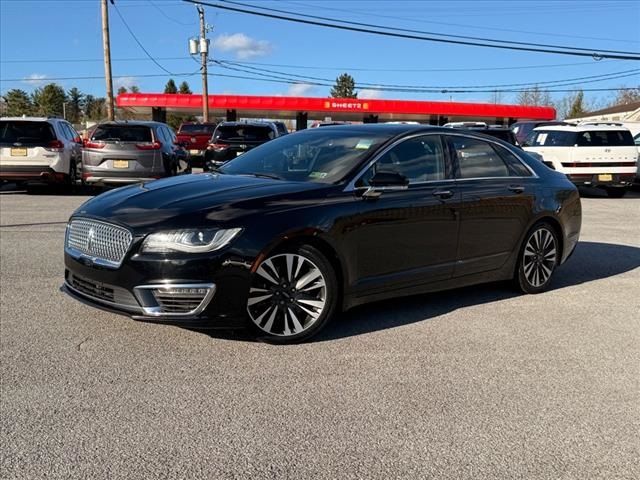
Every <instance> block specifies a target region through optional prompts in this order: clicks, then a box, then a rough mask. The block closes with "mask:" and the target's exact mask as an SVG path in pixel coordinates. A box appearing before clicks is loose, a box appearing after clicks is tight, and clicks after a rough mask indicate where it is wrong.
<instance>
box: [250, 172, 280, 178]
mask: <svg viewBox="0 0 640 480" xmlns="http://www.w3.org/2000/svg"><path fill="white" fill-rule="evenodd" d="M243 175H252V176H254V177H260V178H271V179H273V180H282V179H283V178H282V177H279V176H278V175H273V174H270V173H254V172H251V173H244V174H243Z"/></svg>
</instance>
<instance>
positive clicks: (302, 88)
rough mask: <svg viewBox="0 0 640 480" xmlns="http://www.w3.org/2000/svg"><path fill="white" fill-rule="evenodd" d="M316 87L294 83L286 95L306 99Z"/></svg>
mask: <svg viewBox="0 0 640 480" xmlns="http://www.w3.org/2000/svg"><path fill="white" fill-rule="evenodd" d="M315 89H316V87H315V86H314V85H309V84H308V83H294V84H293V85H291V86H290V87H289V89H288V90H287V93H286V95H287V96H289V97H306V96H309V95H310V94H311V93H312V92H313V91H314V90H315Z"/></svg>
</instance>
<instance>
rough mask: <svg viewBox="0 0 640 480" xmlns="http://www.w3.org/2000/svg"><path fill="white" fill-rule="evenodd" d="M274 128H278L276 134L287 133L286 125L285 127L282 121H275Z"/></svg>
mask: <svg viewBox="0 0 640 480" xmlns="http://www.w3.org/2000/svg"><path fill="white" fill-rule="evenodd" d="M276 130H278V134H280V135H286V134H287V133H289V132H287V127H285V125H284V123H276Z"/></svg>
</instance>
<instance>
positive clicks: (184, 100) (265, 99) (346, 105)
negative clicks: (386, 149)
mask: <svg viewBox="0 0 640 480" xmlns="http://www.w3.org/2000/svg"><path fill="white" fill-rule="evenodd" d="M116 101H117V105H118V107H122V108H128V109H130V110H132V111H134V112H136V113H149V112H150V110H151V109H152V108H163V109H166V110H167V111H173V112H182V113H191V114H198V113H200V111H201V110H202V95H189V94H162V93H122V94H120V95H118V97H117V100H116ZM209 109H210V113H211V114H212V115H214V116H225V115H226V112H227V110H236V111H237V113H238V116H239V117H254V118H292V117H295V115H296V113H298V112H305V113H308V115H309V118H310V119H311V118H319V119H323V118H325V117H327V116H331V117H332V119H333V120H359V121H361V120H362V118H363V117H364V116H367V115H377V116H378V117H379V121H387V120H421V121H423V122H424V121H428V120H429V117H430V116H436V117H437V116H444V117H448V118H450V119H453V118H462V119H464V118H474V119H480V118H487V119H495V118H515V119H532V120H552V119H554V118H555V116H556V111H555V109H553V108H552V107H531V106H524V105H504V104H493V103H468V102H431V101H414V100H386V99H385V100H382V99H371V100H370V99H355V98H319V97H285V96H256V95H209Z"/></svg>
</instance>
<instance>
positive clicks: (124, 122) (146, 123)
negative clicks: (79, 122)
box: [95, 120, 169, 127]
mask: <svg viewBox="0 0 640 480" xmlns="http://www.w3.org/2000/svg"><path fill="white" fill-rule="evenodd" d="M102 125H118V126H123V127H124V126H130V127H154V126H160V125H164V126H166V127H168V126H169V125H167V124H166V123H162V122H152V121H149V120H121V121H120V120H114V121H108V122H101V123H99V124H97V125H95V126H96V127H101V126H102Z"/></svg>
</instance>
